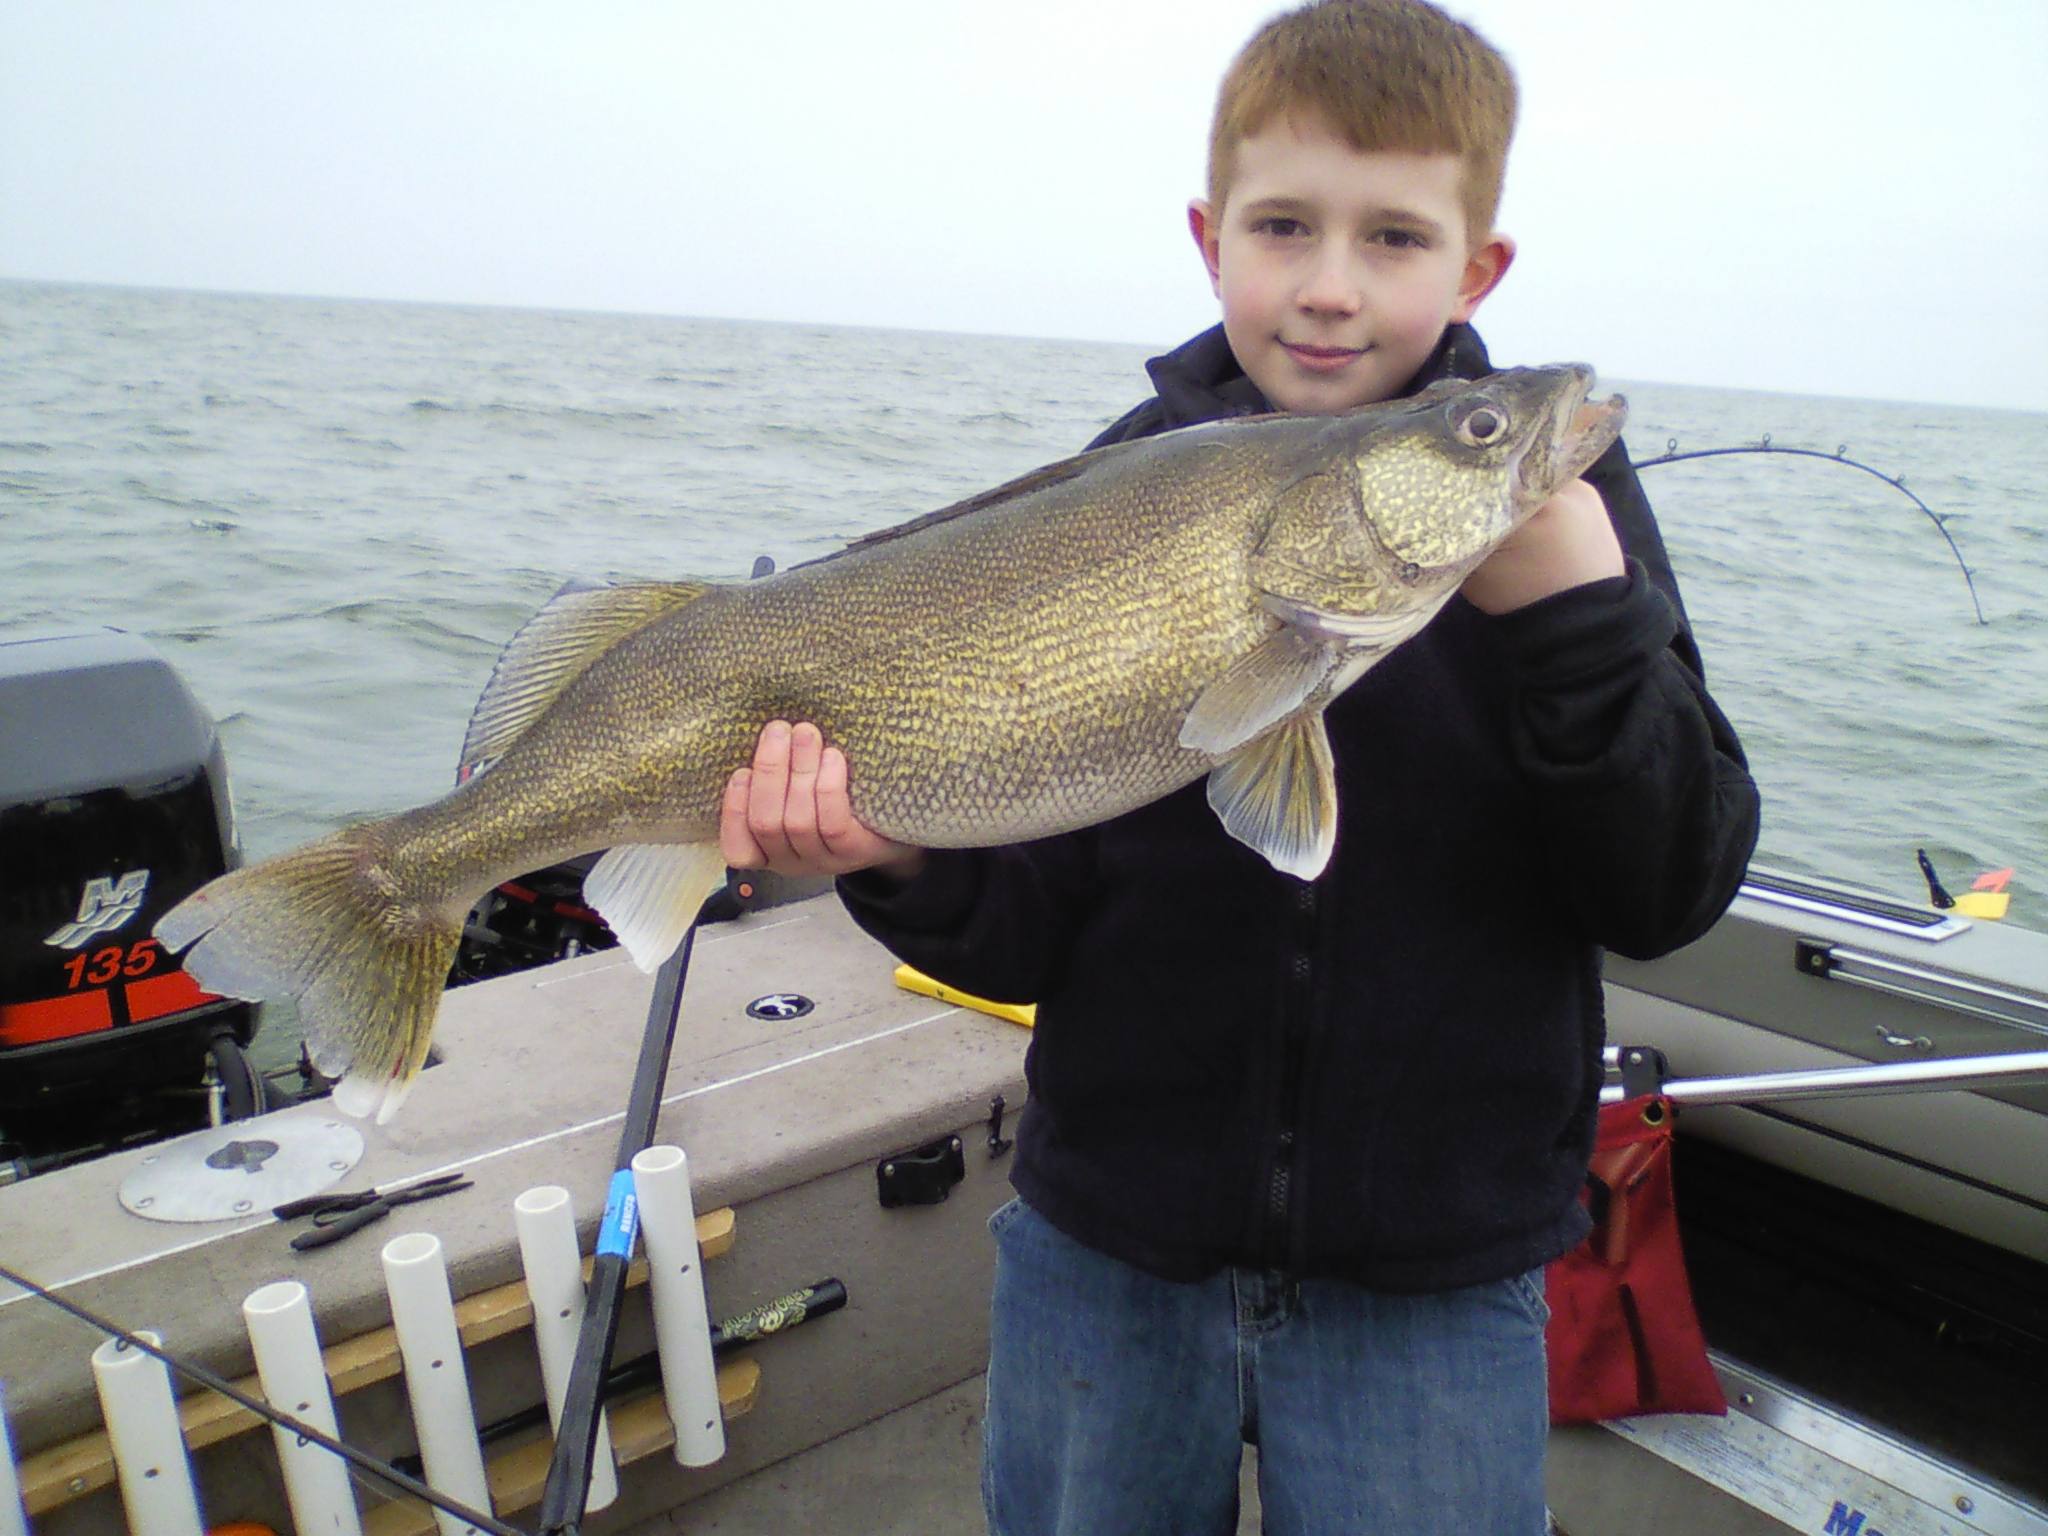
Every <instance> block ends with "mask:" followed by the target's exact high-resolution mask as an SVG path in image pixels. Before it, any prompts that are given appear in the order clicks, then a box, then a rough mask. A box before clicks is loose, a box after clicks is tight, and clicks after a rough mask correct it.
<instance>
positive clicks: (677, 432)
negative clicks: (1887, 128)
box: [0, 283, 2048, 1051]
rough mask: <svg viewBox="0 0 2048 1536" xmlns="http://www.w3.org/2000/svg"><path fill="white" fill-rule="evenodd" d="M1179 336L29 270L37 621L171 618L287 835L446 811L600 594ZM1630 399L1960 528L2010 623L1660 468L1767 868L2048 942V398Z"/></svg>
mask: <svg viewBox="0 0 2048 1536" xmlns="http://www.w3.org/2000/svg"><path fill="white" fill-rule="evenodd" d="M1148 350H1150V349H1146V348H1139V347H1119V346H1104V345H1098V344H1090V343H1076V342H1060V341H1031V340H1020V339H1012V338H998V337H986V336H956V335H936V334H921V333H912V332H892V331H865V330H849V329H837V328H831V327H823V326H790V325H767V324H755V323H747V322H737V321H707V320H689V319H677V318H670V317H661V316H647V315H598V314H566V313H549V312H540V311H525V310H502V309H472V308H460V307H453V306H442V305H399V304H377V303H360V302H343V301H326V300H312V299H286V298H269V297H256V296H246V295H231V294H200V293H174V292H158V291H150V290H130V289H112V288H87V287H66V286H52V285H42V284H20V283H0V358H4V366H0V550H4V554H5V559H4V560H0V634H21V633H29V632H48V631H51V630H57V629H62V628H66V627H75V626H79V625H93V624H109V625H114V626H117V627H120V628H123V629H130V630H134V631H137V632H139V633H141V634H144V635H147V636H148V637H150V638H151V639H152V640H153V641H155V642H156V643H157V644H158V645H159V646H160V647H161V648H162V649H163V650H164V651H165V652H166V653H167V654H168V655H169V656H170V658H171V660H172V661H173V662H174V663H175V664H176V665H177V666H178V667H179V668H180V670H182V671H183V672H184V674H185V675H186V677H187V679H188V680H189V681H190V682H191V684H192V686H193V688H194V690H195V691H196V692H197V693H198V695H199V697H200V698H201V699H202V700H203V701H204V702H205V703H206V704H207V705H208V706H209V707H210V708H211V709H212V710H213V711H214V713H215V714H216V716H218V717H219V719H220V721H221V726H222V731H223V733H224V737H225V740H226V744H227V750H228V758H229V763H230V768H231V772H232V775H233V782H234V789H235V797H236V803H237V807H238V813H239V817H240V828H241V836H242V841H243V845H244V848H245V850H246V851H247V853H248V854H249V855H250V856H252V857H258V856H262V855H265V854H270V853H275V852H277V851H279V850H281V849H284V848H287V847H289V846H292V845H293V844H296V843H299V842H302V841H304V840H305V839H307V838H309V837H312V836H314V835H316V834H318V833H321V832H324V831H327V830H329V829H331V828H334V827H337V826H340V825H342V824H344V823H346V822H349V821H353V820H358V819H360V818H363V817H366V816H373V815H381V814H385V813H388V812H391V811H395V810H398V809H401V808H403V807H405V806H409V805H413V804H416V803H418V802H420V801H423V800H427V799H430V798H433V797H434V796H436V795H438V794H440V793H441V792H442V791H444V790H445V789H446V788H447V787H448V785H449V782H450V777H451V774H452V771H453V767H454V763H455V759H456V754H457V750H458V748H459V746H460V743H461V740H462V734H463V728H464V726H465V724H466V722H467V720H468V718H469V711H470V707H471V705H472V704H473V703H474V702H475V699H476V695H477V693H478V691H479V689H480V688H481V687H482V686H483V683H484V680H485V679H486V677H488V675H489V673H490V668H491V663H492V661H493V659H494V658H495V657H496V655H497V652H498V649H499V647H500V646H501V645H503V643H504V642H505V640H506V639H507V638H508V637H509V636H510V635H511V634H512V632H513V630H514V629H515V628H517V627H518V625H519V624H520V623H521V621H523V620H524V619H525V618H526V617H527V616H528V615H529V614H531V613H532V611H533V610H534V609H535V608H537V607H538V606H539V605H540V604H541V603H542V602H544V601H545V600H546V599H547V597H548V595H549V594H550V593H551V592H553V591H554V589H555V588H556V587H557V586H559V585H560V584H561V582H562V581H563V580H564V579H565V578H567V577H568V576H570V575H589V576H599V577H646V578H661V579H667V578H673V577H678V576H684V575H695V576H711V577H743V576H745V575H746V574H747V572H748V569H749V567H750V566H751V564H752V562H753V560H754V557H755V556H757V555H761V554H767V555H770V556H773V557H774V559H775V560H776V562H777V563H778V564H779V565H784V566H786V565H789V564H791V563H793V562H795V561H797V560H801V559H805V558H808V557H810V556H813V555H817V554H822V553H824V552H826V551H828V550H830V549H833V548H836V547H837V546H838V545H839V544H841V543H843V542H844V541H845V540H846V539H848V538H850V537H851V536H853V535H855V534H858V533H861V532H864V531H866V530H868V529H872V528H877V527H881V526H885V525H887V524H890V523H893V522H897V521H900V520H902V519H904V518H906V517H909V516H913V515H915V514H918V513H921V512H926V511H929V510H931V509H933V508H935V507H938V506H942V505H944V504H946V503H947V502H949V501H952V500H955V499H957V498H958V497H960V496H961V495H963V494H965V493H968V492H972V491H976V490H980V489H983V488H985V487H988V486H990V485H994V484H996V483H998V482H999V481H1001V480H1004V479H1006V478H1008V477H1010V476H1012V475H1014V474H1017V473H1019V472H1021V471H1023V470H1026V469H1029V468H1031V467H1033V466H1035V465H1038V464H1041V463H1044V462H1047V461H1048V460H1051V459H1055V458H1060V457H1063V456H1065V455H1067V454H1069V453H1071V452H1073V451H1074V450H1075V449H1077V448H1078V447H1080V446H1081V445H1082V444H1083V443H1085V442H1086V441H1087V440H1088V438H1089V437H1091V436H1092V435H1093V434H1094V433H1095V432H1096V431H1097V430H1098V429H1099V428H1100V427H1101V426H1102V425H1103V424H1104V423H1106V422H1108V421H1109V420H1111V419H1113V418H1114V417H1116V416H1118V415H1120V414H1121V413H1122V412H1123V411H1124V410H1126V409H1127V408H1128V407H1129V406H1131V405H1132V404H1134V403H1136V402H1137V401H1138V400H1139V399H1140V398H1142V397H1143V396H1144V395H1145V394H1146V393H1148V385H1147V384H1146V381H1145V378H1144V374H1143V369H1142V364H1143V361H1144V358H1145V356H1146V355H1147V352H1148ZM1503 361H1516V360H1515V359H1503ZM1523 361H1549V360H1548V359H1525V360H1523ZM1596 361H1597V360H1596ZM1606 382H1607V383H1608V384H1611V385H1613V386H1615V387H1618V388H1621V389H1623V390H1624V391H1625V392H1626V393H1627V394H1628V395H1629V397H1630V401H1631V404H1632V414H1631V422H1630V428H1629V432H1628V439H1629V442H1630V444H1631V446H1632V448H1633V450H1634V451H1635V454H1636V456H1637V457H1638V458H1644V457H1648V456H1650V455H1652V454H1655V453H1660V452H1662V451H1663V450H1664V448H1665V446H1666V444H1667V442H1668V441H1669V440H1670V439H1673V438H1676V439H1677V440H1678V442H1679V445H1680V446H1681V447H1685V448H1694V447H1700V448H1704V447H1716V446H1726V445H1735V444H1742V443H1754V442H1756V441H1757V440H1759V439H1760V438H1761V437H1763V436H1764V435H1765V434H1769V435H1770V436H1771V438H1772V440H1773V442H1774V443H1775V444H1776V445H1778V446H1781V447H1790V446H1804V447H1811V448H1818V449H1822V450H1824V451H1826V452H1828V453H1833V452H1834V451H1835V450H1836V449H1837V448H1838V447H1840V446H1846V448H1847V450H1848V452H1849V454H1850V456H1851V457H1854V458H1858V459H1862V460H1865V461H1867V462H1869V463H1872V464H1874V465H1876V466H1877V467H1879V468H1882V469H1884V470H1886V471H1888V472H1890V473H1892V474H1895V475H1899V476H1903V477H1904V478H1905V479H1906V481H1907V482H1908V484H1910V485H1911V487H1912V488H1913V489H1914V490H1915V491H1916V492H1917V493H1918V494H1919V495H1920V496H1922V497H1923V498H1924V499H1925V500H1926V501H1927V502H1928V503H1930V504H1931V505H1932V506H1933V507H1934V508H1935V509H1936V510H1938V511H1940V512H1942V513H1944V514H1946V515H1950V516H1951V517H1952V518H1953V521H1952V522H1951V523H1950V524H1949V527H1950V531H1951V532H1952V533H1953V535H1954V537H1955V539H1956V541H1957V543H1958V544H1959V545H1960V546H1961V548H1962V551H1963V554H1964V556H1965V558H1966V559H1967V561H1968V563H1969V565H1970V567H1971V569H1972V570H1973V571H1974V572H1975V573H1976V583H1977V591H1978V595H1979V597H1980V599H1981V601H1982V603H1983V608H1984V613H1985V616H1986V618H1987V620H1988V621H1989V622H1988V623H1985V624H1982V625H1980V624H1979V623H1978V622H1977V620H1976V616H1975V613H1974V611H1973V609H1972V606H1971V599H1970V593H1969V591H1968V589H1967V587H1966V586H1965V584H1964V581H1963V577H1962V575H1961V574H1960V572H1959V571H1958V569H1957V567H1956V565H1955V563H1954V561H1953V559H1952V557H1951V556H1950V554H1949V551H1948V549H1947V547H1946V545H1945V544H1944V543H1943V542H1942V539H1941V537H1940V535H1939V533H1938V532H1937V531H1936V529H1935V528H1934V527H1933V525H1932V524H1930V523H1929V522H1928V521H1927V519H1926V518H1925V517H1923V516H1922V514H1921V513H1920V512H1919V511H1918V510H1916V509H1915V508H1914V506H1913V505H1912V503H1911V502H1910V501H1908V500H1907V499H1906V498H1905V497H1904V496H1902V495H1901V494H1899V493H1898V492H1897V491H1895V490H1893V489H1891V488H1890V487H1887V486H1885V485H1882V484H1880V483H1878V482H1877V481H1876V480H1874V479H1871V478H1869V477H1868V476H1865V475H1862V474H1858V473H1855V472H1853V471H1852V470H1850V469H1847V468H1845V467H1843V466H1841V465H1838V464H1830V463H1819V462H1814V461H1811V460H1802V459H1795V458H1791V457H1788V456H1779V457H1773V458H1760V457H1741V458H1726V459H1710V460H1705V461H1695V462H1691V463H1686V464H1680V465H1674V466H1671V467H1667V468H1660V469H1654V470H1647V471H1645V483H1646V485H1647V486H1648V489H1649V492H1650V496H1651V500H1652V502H1653V504H1654V505H1655V506H1656V508H1657V511H1658V516H1659V519H1660V521H1661V522H1662V524H1663V527H1664V531H1665V536H1666V538H1667V540H1668V541H1669V543H1670V546H1671V551H1672V555H1673V559H1674V561H1675V563H1676V566H1677V570H1678V575H1679V580H1680V582H1681V584H1682V586H1683V589H1684V593H1685V598H1686V602H1687V605H1688V608H1689V610H1690V612H1691V615H1692V618H1693V622H1694V625H1695V627H1696V629H1697V631H1698V634H1699V638H1700V643H1701V646H1702V649H1703V650H1704V652H1705V655H1706V658H1707V664H1708V668H1709V674H1710V680H1711V682H1712V684H1713V688H1714V693H1715V696H1716V697H1717V699H1719V701H1720V702H1721V704H1722V706H1723V707H1724V708H1725V709H1726V710H1727V712H1728V713H1729V715H1730V716H1731V717H1732V718H1733V719H1734V720H1735V722H1736V724H1737V726H1738V727H1739V729H1740V730H1741V732H1742V736H1743V740H1744V743H1745V745H1746V746H1747V748H1748V749H1749V752H1750V755H1751V758H1752V761H1753V766H1754V768H1755V771H1756V774H1757V778H1758V779H1759V781H1760V782H1761V784H1762V785H1763V789H1764V795H1765V822H1764V837H1763V844H1764V849H1763V853H1762V854H1761V855H1760V859H1761V861H1763V862H1767V863H1770V864H1772V865H1774V866H1777V867H1781V868H1785V869H1789V870H1794V871H1804V872H1807V873H1812V874H1820V875H1829V876H1834V877H1837V878H1841V879H1848V880H1852V881H1855V882H1858V883H1861V884H1864V885H1867V886H1871V887H1874V888H1876V889H1879V890H1884V891H1889V892H1892V893H1894V894H1897V895H1901V896H1905V897H1908V898H1910V899H1915V900H1919V899H1924V895H1925V888H1924V886H1923V885H1922V884H1921V882H1920V878H1919V875H1918V873H1917V871H1916V869H1915V865H1914V859H1913V852H1914V849H1915V848H1921V847H1924V848H1926V849H1927V850H1928V852H1929V853H1930V855H1931V856H1932V857H1933V858H1934V860H1935V862H1936V864H1937V866H1938V867H1939V868H1940V869H1941V871H1942V872H1943V874H1944V876H1945V877H1946V878H1947V879H1948V881H1949V883H1950V884H1951V886H1955V885H1966V884H1967V883H1968V880H1969V878H1970V876H1972V875H1973V874H1975V873H1977V872H1978V871H1981V870H1985V869H1991V868H1999V867H2003V866H2007V865H2011V866H2014V867H2016V869H2017V870H2018V873H2017V875H2016V876H2015V878H2014V883H2013V887H2012V889H2013V907H2012V917H2011V920H2012V921H2014V922H2018V923H2024V924H2025V925H2027V926H2029V927H2034V928H2043V929H2048V814H2044V797H2043V793H2042V786H2043V780H2044V774H2048V416H2044V415H2039V414H2031V413H2022V412H1995V411H1983V410H1968V409H1961V408H1956V407H1948V406H1931V405H1902V404H1889V403H1881V402H1870V401H1858V400H1838V399H1816V398H1811V397H1805V396H1797V395H1778V394H1768V393H1749V392H1738V391H1728V390H1706V389H1693V388H1682V387H1677V386H1671V385H1660V384H1654V383H1645V384H1636V383H1630V382H1628V381H1618V380H1609V381H1606ZM276 1048H277V1046H276V1045H275V1044H272V1047H271V1049H272V1051H274V1050H275V1049H276Z"/></svg>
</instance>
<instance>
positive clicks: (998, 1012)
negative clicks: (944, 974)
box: [896, 965, 1038, 1029]
mask: <svg viewBox="0 0 2048 1536" xmlns="http://www.w3.org/2000/svg"><path fill="white" fill-rule="evenodd" d="M896 985H897V986H899V987H901V988H902V989H903V990H904V991H906V992H916V993H918V994H919V995H920V996H923V997H935V998H937V999H938V1000H939V1001H940V1002H942V1003H952V1004H955V1005H956V1006H958V1007H961V1008H972V1009H974V1010H975V1011H976V1012H977V1013H986V1014H989V1015H992V1016H993V1017H995V1018H998V1019H1008V1020H1009V1021H1010V1022H1011V1023H1012V1024H1022V1025H1023V1026H1024V1027H1025V1028H1026V1029H1030V1028H1031V1027H1032V1026H1034V1025H1035V1024H1037V1023H1038V1004H1036V1003H992V1002H990V1001H989V1000H988V999H987V998H985V997H976V996H974V995H973V994H972V993H970V992H962V991H960V990H959V989H958V988H957V987H949V986H947V985H946V984H945V983H944V982H942V981H933V980H932V979H931V977H929V976H927V975H925V973H924V972H923V971H916V970H912V969H911V968H910V967H909V966H907V965H899V966H897V967H896Z"/></svg>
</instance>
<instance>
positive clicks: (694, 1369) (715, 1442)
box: [633, 1147, 725, 1467]
mask: <svg viewBox="0 0 2048 1536" xmlns="http://www.w3.org/2000/svg"><path fill="white" fill-rule="evenodd" d="M633 1185H634V1191H635V1193H636V1194H637V1195H638V1197H639V1200H640V1231H641V1233H642V1235H643V1236H645V1238H646V1239H647V1285H648V1289H649V1291H650V1293H651V1294H652V1295H653V1297H654V1342H655V1347H656V1348H657V1349H659V1350H660V1351H661V1390H662V1394H663V1396H664V1397H665V1398H666V1399H667V1400H668V1416H669V1419H670V1421H671V1422H672V1423H673V1424H674V1425H675V1427H676V1460H677V1461H679V1462H681V1463H682V1464H683V1465H684V1466H686V1467H708V1466H710V1465H711V1464H712V1463H713V1462H714V1461H716V1460H718V1458H719V1457H721V1456H723V1455H724V1454H725V1416H724V1413H723V1412H722V1410H721V1409H720V1408H719V1406H718V1364H717V1362H716V1361H714V1360H713V1359H712V1358H711V1317H710V1313H709V1312H708V1311H707V1310H706V1309H705V1305H704V1265H703V1262H702V1256H701V1255H700V1254H699V1253H698V1251H697V1212H696V1208H695V1206H694V1204H693V1203H692V1201H691V1198H690V1160H689V1158H688V1157H686V1156H685V1155H684V1153H683V1149H682V1148H681V1147H649V1148H647V1149H646V1150H645V1151H644V1152H641V1153H638V1154H636V1155H635V1157H634V1158H633Z"/></svg>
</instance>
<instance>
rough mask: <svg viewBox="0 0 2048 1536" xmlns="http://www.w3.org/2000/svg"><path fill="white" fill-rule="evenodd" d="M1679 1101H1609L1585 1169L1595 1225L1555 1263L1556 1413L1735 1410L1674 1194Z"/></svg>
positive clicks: (1613, 1415)
mask: <svg viewBox="0 0 2048 1536" xmlns="http://www.w3.org/2000/svg"><path fill="white" fill-rule="evenodd" d="M1671 1120H1672V1115H1671V1102H1670V1100H1668V1099H1665V1098H1662V1097H1659V1096H1657V1095H1655V1094H1645V1095H1643V1096H1642V1097H1640V1098H1634V1099H1627V1100H1624V1101H1623V1102H1622V1103H1619V1104H1608V1105H1605V1106H1603V1107H1602V1109H1601V1111H1600V1132H1599V1138H1598V1140H1597V1141H1596V1142H1595V1144H1594V1149H1593V1163H1592V1170H1591V1172H1590V1174H1589V1175H1588V1178H1587V1181H1586V1185H1587V1195H1586V1199H1587V1204H1588V1207H1589V1208H1590V1210H1591V1212H1592V1216H1593V1230H1592V1232H1591V1234H1590V1235H1589V1236H1588V1237H1587V1238H1586V1240H1585V1242H1583V1243H1581V1244H1580V1245H1579V1246H1578V1247H1576V1248H1574V1249H1573V1250H1572V1251H1571V1252H1570V1253H1568V1254H1566V1255H1565V1256H1564V1257H1563V1258H1561V1259H1558V1260H1557V1261H1556V1262H1555V1263H1553V1264H1552V1265H1551V1266H1550V1269H1549V1272H1548V1275H1547V1277H1546V1279H1547V1286H1548V1296H1549V1301H1550V1328H1549V1331H1548V1333H1547V1335H1546V1337H1545V1342H1546V1344H1547V1346H1548V1349H1549V1354H1550V1422H1551V1423H1553V1424H1591V1423H1596V1422H1598V1421H1599V1420H1601V1419H1620V1418H1628V1417H1630V1416H1631V1415H1634V1414H1639V1413H1726V1412H1727V1411H1728V1400H1727V1399H1726V1398H1725V1397H1723V1396H1722V1395H1721V1383H1720V1382H1719V1381H1718V1380H1717V1379H1716V1378H1715V1376H1714V1370H1713V1367H1712V1366H1711V1365H1710V1364H1709V1363H1708V1361H1707V1341H1706V1339H1705V1337H1704V1336H1703V1335H1702V1334H1701V1333H1700V1322H1699V1316H1698V1314H1697V1313H1695V1312H1694V1311H1693V1305H1692V1287H1691V1286H1689V1285H1688V1284H1687V1283H1686V1279H1685V1255H1684V1253H1683V1252H1682V1251H1680V1248H1679V1243H1678V1211H1677V1208H1676V1206H1675V1205H1674V1204H1673V1203H1672V1198H1671Z"/></svg>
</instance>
